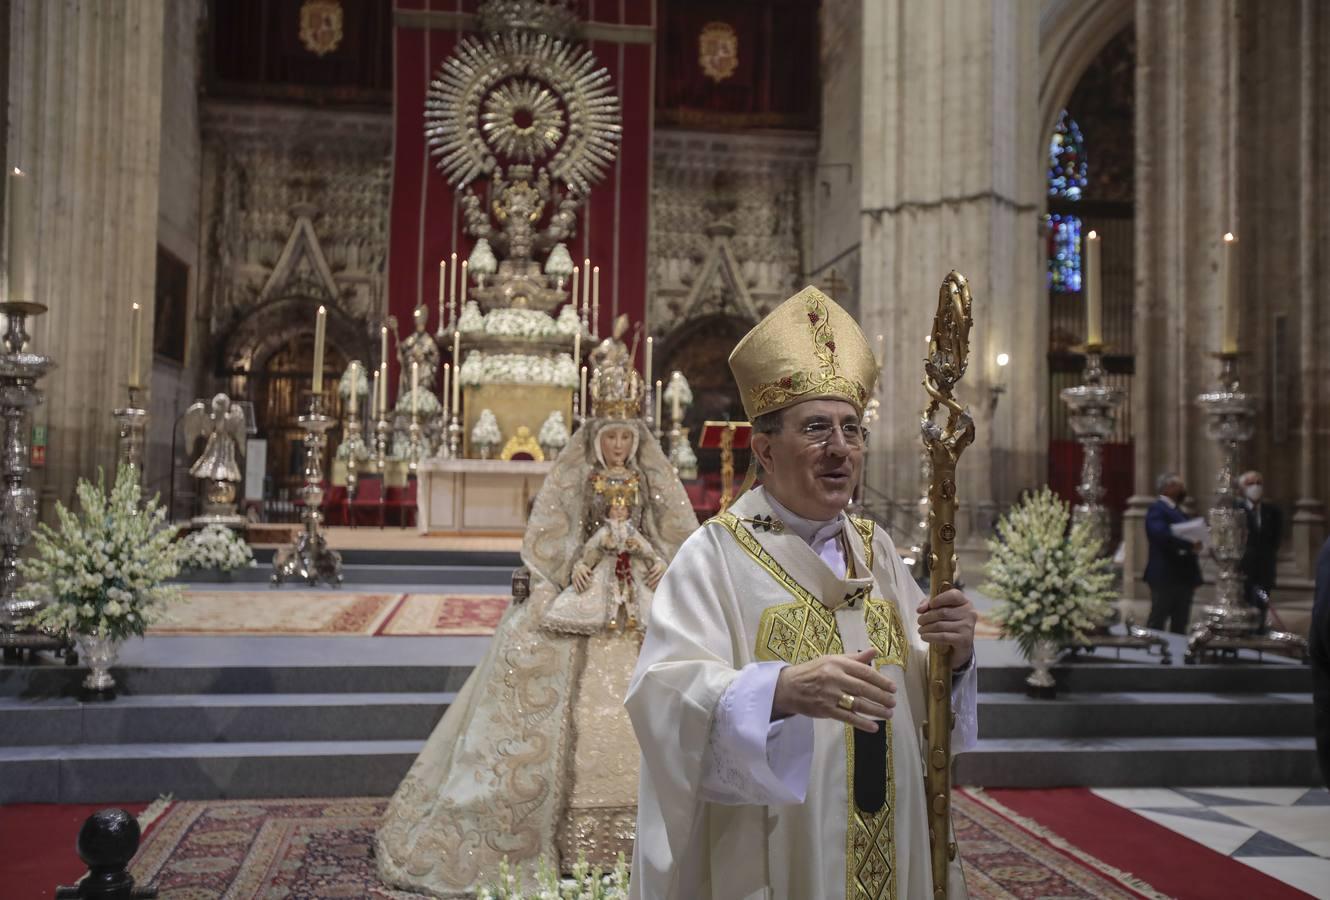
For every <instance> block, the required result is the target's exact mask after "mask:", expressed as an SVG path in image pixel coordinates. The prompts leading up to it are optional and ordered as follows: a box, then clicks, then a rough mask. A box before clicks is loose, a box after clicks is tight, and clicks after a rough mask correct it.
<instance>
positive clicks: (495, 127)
mask: <svg viewBox="0 0 1330 900" xmlns="http://www.w3.org/2000/svg"><path fill="white" fill-rule="evenodd" d="M528 85H529V86H531V87H535V88H537V92H538V93H537V97H538V98H539V97H541V96H542V94H541V92H543V97H544V98H546V99H548V101H549V104H548V105H546V104H545V103H544V102H543V100H542V102H541V103H540V104H534V103H533V104H531V106H530V115H531V119H532V123H533V127H534V123H535V122H536V121H544V122H546V123H552V122H556V121H557V122H558V126H557V127H555V128H545V129H543V130H541V129H539V128H537V129H536V132H535V133H526V132H525V129H523V128H519V127H518V126H519V123H518V121H517V120H515V119H513V117H512V115H511V114H510V113H511V112H516V111H517V109H518V108H519V107H517V106H511V107H510V106H509V104H510V103H512V102H513V100H512V99H509V98H519V97H521V98H525V97H527V96H529V94H527V93H526V88H525V86H528ZM519 87H520V92H519ZM521 108H523V109H525V108H527V107H521ZM505 109H508V110H509V112H508V113H506V112H505ZM549 109H552V110H553V112H554V113H557V114H559V117H558V118H557V119H555V118H554V117H553V116H552V115H550V114H549V113H547V112H546V110H549ZM491 115H494V116H496V118H494V119H491V118H490V116H491ZM505 115H507V121H506V122H505V121H504V116H505ZM522 116H523V119H524V118H525V114H522ZM491 123H492V124H491ZM520 124H523V125H524V124H525V122H522V123H520ZM622 130H623V128H622V125H621V124H620V117H619V98H618V96H617V95H616V94H615V92H614V86H613V84H612V83H611V81H610V74H609V72H608V71H606V70H605V69H604V68H603V67H602V66H600V64H599V63H598V62H597V60H596V57H595V56H593V55H592V54H591V52H590V51H588V50H585V49H582V48H580V47H575V46H572V45H570V44H566V43H564V42H563V41H560V40H556V39H554V38H552V37H550V36H549V35H546V34H533V33H530V32H509V33H506V34H501V35H494V36H491V37H488V38H485V39H483V40H482V39H477V38H467V39H465V40H463V41H462V42H461V43H460V44H458V46H457V50H456V51H455V52H454V53H453V55H452V56H450V57H448V59H446V60H444V62H443V65H442V66H440V67H439V72H438V74H437V75H436V76H435V77H434V79H433V80H431V81H430V86H429V91H428V92H427V93H426V95H425V139H426V143H427V144H428V145H429V148H430V153H431V154H432V155H433V156H435V157H436V158H437V160H438V166H439V169H440V171H442V172H443V175H444V177H445V178H447V179H448V181H449V182H450V183H451V184H453V186H455V187H464V186H465V185H468V184H470V183H471V182H472V181H474V180H476V179H477V178H479V177H481V176H483V175H488V174H490V173H491V172H493V171H494V170H495V168H496V167H497V166H499V165H500V160H501V158H505V157H506V158H508V159H510V160H512V161H534V160H535V159H536V158H538V157H539V156H540V155H542V154H548V153H551V152H552V153H553V156H552V157H551V158H550V159H549V161H548V162H546V163H545V164H544V168H546V169H547V170H548V171H549V173H550V175H552V176H553V177H555V178H558V179H560V180H561V181H563V182H565V183H566V184H567V185H568V186H569V187H570V188H572V189H573V190H575V191H576V192H578V193H580V194H586V193H587V192H588V191H589V190H590V189H591V185H593V184H595V183H596V182H597V181H599V180H600V179H601V178H603V177H604V175H605V170H606V169H607V168H608V167H609V165H610V164H611V163H612V162H613V161H614V158H615V157H616V156H617V155H618V152H619V139H620V136H621V133H622ZM524 152H529V153H532V154H533V156H530V157H524V156H523V155H522V154H523V153H524Z"/></svg>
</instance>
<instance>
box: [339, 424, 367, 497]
mask: <svg viewBox="0 0 1330 900" xmlns="http://www.w3.org/2000/svg"><path fill="white" fill-rule="evenodd" d="M342 446H343V447H344V448H345V449H346V496H347V499H350V500H354V499H355V497H356V489H357V487H358V486H359V484H360V466H361V464H362V463H364V462H365V461H366V460H368V459H369V449H368V448H367V447H366V446H365V438H364V436H363V435H362V434H361V429H360V415H359V414H358V412H357V410H356V407H355V404H351V405H350V406H349V407H348V409H347V413H346V436H345V437H344V438H343V439H342Z"/></svg>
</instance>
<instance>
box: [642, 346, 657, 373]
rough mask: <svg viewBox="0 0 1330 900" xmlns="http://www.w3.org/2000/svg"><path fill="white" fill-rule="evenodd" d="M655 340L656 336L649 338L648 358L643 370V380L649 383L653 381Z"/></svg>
mask: <svg viewBox="0 0 1330 900" xmlns="http://www.w3.org/2000/svg"><path fill="white" fill-rule="evenodd" d="M655 342H656V339H655V338H650V337H649V338H647V359H646V364H645V365H644V366H643V371H642V380H643V381H645V382H646V383H647V384H650V383H651V345H652V344H654V343H655Z"/></svg>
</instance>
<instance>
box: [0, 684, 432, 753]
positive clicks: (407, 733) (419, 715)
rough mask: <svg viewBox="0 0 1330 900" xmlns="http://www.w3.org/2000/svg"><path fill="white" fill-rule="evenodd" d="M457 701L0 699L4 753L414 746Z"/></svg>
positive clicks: (426, 697)
mask: <svg viewBox="0 0 1330 900" xmlns="http://www.w3.org/2000/svg"><path fill="white" fill-rule="evenodd" d="M456 696H457V695H456V694H455V693H451V692H443V693H408V692H404V691H397V692H392V693H382V694H380V693H349V692H348V693H339V694H150V695H145V696H123V697H118V698H117V699H116V700H115V701H114V702H111V703H80V702H79V701H77V700H74V699H71V698H66V697H57V698H48V699H43V700H31V699H20V698H15V697H0V735H4V738H3V743H4V744H5V745H7V746H10V747H20V746H57V745H71V744H116V743H122V742H124V743H135V744H147V743H159V742H161V743H172V742H187V743H203V742H217V743H245V742H260V741H336V740H416V739H423V738H426V737H428V736H429V734H430V732H432V731H433V730H434V726H435V725H436V724H437V723H438V721H439V718H440V717H441V716H442V715H443V713H444V711H445V710H446V709H447V708H448V705H449V704H450V703H452V702H453V700H454V699H455V698H456Z"/></svg>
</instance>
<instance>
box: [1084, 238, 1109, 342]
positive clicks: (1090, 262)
mask: <svg viewBox="0 0 1330 900" xmlns="http://www.w3.org/2000/svg"><path fill="white" fill-rule="evenodd" d="M1099 257H1100V246H1099V233H1098V232H1096V231H1091V232H1090V233H1089V234H1087V235H1086V236H1085V343H1086V344H1087V345H1089V346H1097V345H1102V344H1103V343H1104V295H1103V287H1102V285H1101V284H1100V280H1099Z"/></svg>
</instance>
